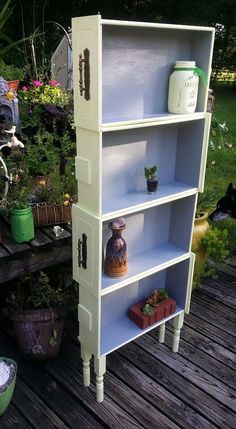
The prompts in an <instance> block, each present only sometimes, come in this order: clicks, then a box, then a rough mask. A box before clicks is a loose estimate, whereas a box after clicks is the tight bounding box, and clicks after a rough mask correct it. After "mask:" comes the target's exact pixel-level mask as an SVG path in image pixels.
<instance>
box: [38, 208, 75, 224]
mask: <svg viewBox="0 0 236 429" xmlns="http://www.w3.org/2000/svg"><path fill="white" fill-rule="evenodd" d="M31 208H32V213H33V217H34V225H35V226H44V225H59V224H61V223H70V222H71V204H69V205H68V206H65V205H64V204H56V203H54V204H47V203H33V204H31Z"/></svg>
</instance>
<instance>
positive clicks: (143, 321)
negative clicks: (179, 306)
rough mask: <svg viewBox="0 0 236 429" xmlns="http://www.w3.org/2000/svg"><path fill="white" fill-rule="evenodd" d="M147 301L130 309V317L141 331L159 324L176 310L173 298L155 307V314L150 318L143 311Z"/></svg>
mask: <svg viewBox="0 0 236 429" xmlns="http://www.w3.org/2000/svg"><path fill="white" fill-rule="evenodd" d="M145 304H146V301H142V302H139V303H138V304H135V305H132V307H130V309H129V312H128V315H129V318H130V319H131V320H132V321H133V322H134V323H136V325H138V326H139V327H140V328H141V329H146V328H148V326H151V325H153V324H154V323H157V322H159V321H160V320H162V319H164V318H165V317H168V316H169V315H170V314H173V313H174V312H175V310H176V302H175V301H174V300H173V299H172V298H168V299H167V300H166V301H164V302H162V303H160V304H158V305H157V306H156V307H153V313H152V314H151V315H150V316H147V315H146V314H144V313H143V312H142V311H141V310H142V308H143V307H144V306H145Z"/></svg>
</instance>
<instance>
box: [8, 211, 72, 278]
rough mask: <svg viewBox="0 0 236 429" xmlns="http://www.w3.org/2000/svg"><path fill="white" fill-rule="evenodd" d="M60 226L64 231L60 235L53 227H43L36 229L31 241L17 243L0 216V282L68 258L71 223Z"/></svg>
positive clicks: (70, 251) (69, 253)
mask: <svg viewBox="0 0 236 429" xmlns="http://www.w3.org/2000/svg"><path fill="white" fill-rule="evenodd" d="M62 227H63V229H64V232H63V235H62V236H61V237H60V238H56V236H55V233H54V232H53V226H46V227H40V228H35V237H34V239H33V240H31V241H29V242H28V243H21V244H17V243H15V242H14V241H13V240H12V238H11V231H10V226H9V225H8V224H7V223H6V222H5V221H4V219H2V218H0V235H1V240H0V284H1V283H5V282H7V281H9V280H13V279H15V278H17V277H20V276H22V275H25V274H28V273H29V272H33V271H39V270H43V269H44V268H47V267H50V266H53V265H57V264H61V263H63V262H66V261H70V260H71V257H72V246H71V241H72V237H71V225H62ZM59 248H60V249H59Z"/></svg>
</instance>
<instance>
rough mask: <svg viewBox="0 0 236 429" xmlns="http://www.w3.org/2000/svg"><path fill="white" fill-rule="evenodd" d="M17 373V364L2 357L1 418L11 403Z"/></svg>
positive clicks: (0, 358)
mask: <svg viewBox="0 0 236 429" xmlns="http://www.w3.org/2000/svg"><path fill="white" fill-rule="evenodd" d="M16 373H17V365H16V362H15V361H14V360H12V359H9V358H6V357H0V417H1V416H2V414H3V413H4V412H5V411H6V409H7V407H8V405H9V404H10V402H11V398H12V395H13V392H14V389H15V384H16Z"/></svg>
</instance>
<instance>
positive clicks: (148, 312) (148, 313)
mask: <svg viewBox="0 0 236 429" xmlns="http://www.w3.org/2000/svg"><path fill="white" fill-rule="evenodd" d="M141 311H142V313H143V314H145V315H146V316H151V315H152V313H153V307H152V305H150V304H145V305H144V307H143V308H142V309H141Z"/></svg>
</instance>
